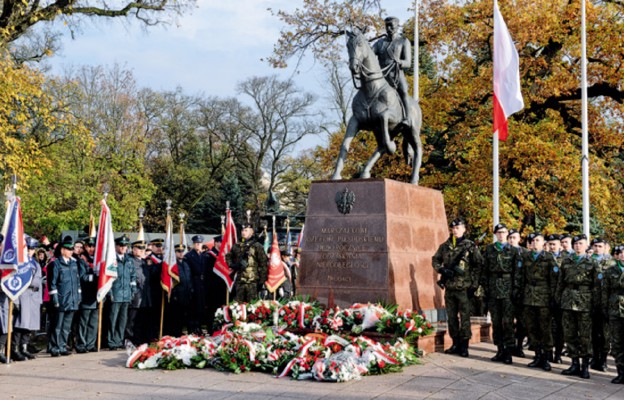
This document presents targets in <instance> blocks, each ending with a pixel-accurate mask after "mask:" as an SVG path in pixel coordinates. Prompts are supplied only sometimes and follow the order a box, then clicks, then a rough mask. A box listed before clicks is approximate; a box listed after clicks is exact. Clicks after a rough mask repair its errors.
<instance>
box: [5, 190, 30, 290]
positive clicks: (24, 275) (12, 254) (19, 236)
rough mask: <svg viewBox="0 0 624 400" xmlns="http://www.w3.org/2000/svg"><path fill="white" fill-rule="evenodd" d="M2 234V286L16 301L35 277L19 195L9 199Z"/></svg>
mask: <svg viewBox="0 0 624 400" xmlns="http://www.w3.org/2000/svg"><path fill="white" fill-rule="evenodd" d="M2 234H3V235H4V242H3V243H2V247H1V248H0V267H1V268H2V278H1V279H0V286H1V287H2V291H3V292H4V293H5V294H6V295H7V296H8V297H9V298H10V299H11V300H13V301H16V300H17V298H18V297H19V295H20V294H22V293H23V292H24V291H25V290H26V289H27V288H28V286H29V285H30V282H31V281H32V278H33V268H32V266H31V265H30V262H29V259H28V253H27V250H26V239H25V237H24V225H23V223H22V208H21V201H20V198H19V197H13V198H12V199H10V201H9V205H8V207H7V213H6V217H5V220H4V225H3V227H2Z"/></svg>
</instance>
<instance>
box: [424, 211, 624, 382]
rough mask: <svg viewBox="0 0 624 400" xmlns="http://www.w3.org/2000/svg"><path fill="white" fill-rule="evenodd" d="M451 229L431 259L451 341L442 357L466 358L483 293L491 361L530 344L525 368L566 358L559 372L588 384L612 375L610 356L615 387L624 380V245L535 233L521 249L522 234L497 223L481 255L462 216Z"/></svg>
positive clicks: (510, 359) (515, 353)
mask: <svg viewBox="0 0 624 400" xmlns="http://www.w3.org/2000/svg"><path fill="white" fill-rule="evenodd" d="M450 228H451V235H450V237H449V239H448V240H447V241H446V242H444V243H443V244H442V245H440V247H439V248H438V251H437V252H436V253H435V255H434V256H433V258H432V265H433V268H434V269H435V271H436V272H437V273H439V274H440V280H439V281H438V285H440V286H441V287H442V288H444V289H445V292H444V299H445V303H446V312H447V319H448V332H449V335H450V337H451V339H452V341H453V344H452V345H451V347H450V348H448V349H447V350H446V351H445V353H447V354H458V355H460V356H462V357H468V356H469V352H468V348H469V345H468V343H469V340H470V338H471V336H472V333H471V325H470V316H471V306H470V303H471V300H472V299H474V297H475V296H476V295H477V293H478V292H479V291H482V293H483V299H484V302H485V303H486V305H487V309H488V310H489V313H490V315H491V319H492V336H493V341H494V344H495V345H496V346H497V352H496V354H495V355H494V357H492V359H491V360H492V361H494V362H503V363H505V364H512V363H513V357H522V358H524V357H525V355H524V350H523V344H524V342H525V339H528V346H529V349H531V350H532V351H534V357H533V360H532V361H531V362H530V363H528V367H530V368H541V369H542V370H544V371H551V369H552V366H551V363H559V364H561V363H563V360H562V356H563V355H564V354H565V355H567V356H568V357H569V358H570V360H571V363H570V367H569V368H567V369H564V370H563V371H562V372H561V373H562V374H563V375H570V376H579V377H580V378H583V379H589V378H590V373H589V370H590V369H594V370H598V371H606V370H607V356H608V354H609V351H610V352H611V354H612V355H613V358H614V359H615V364H616V368H617V376H616V377H615V378H614V379H613V380H612V381H611V382H612V383H615V384H622V383H624V246H622V245H619V246H614V247H613V249H611V247H610V245H609V243H608V242H607V241H606V240H605V239H603V238H600V237H597V238H594V239H593V240H592V241H591V243H589V242H588V238H587V236H586V235H584V234H579V235H576V236H571V235H569V234H549V235H546V236H544V234H542V233H540V232H534V233H531V234H529V235H528V236H527V238H526V241H525V247H522V246H520V243H521V236H520V233H519V232H518V231H517V230H515V229H508V228H507V226H505V224H497V225H496V226H495V227H494V235H495V236H496V241H495V242H494V243H492V244H489V245H487V246H486V247H485V249H484V250H483V251H481V250H480V249H479V247H478V246H477V245H476V244H475V243H474V242H473V241H471V240H470V239H468V238H467V237H466V235H465V234H466V223H465V221H464V220H463V219H461V218H458V219H455V220H453V221H452V222H451V224H450Z"/></svg>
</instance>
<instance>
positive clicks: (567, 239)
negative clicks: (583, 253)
mask: <svg viewBox="0 0 624 400" xmlns="http://www.w3.org/2000/svg"><path fill="white" fill-rule="evenodd" d="M559 238H560V241H561V252H562V253H567V254H568V255H569V256H571V255H572V254H574V250H573V249H572V236H570V235H569V234H567V233H562V234H561V235H559Z"/></svg>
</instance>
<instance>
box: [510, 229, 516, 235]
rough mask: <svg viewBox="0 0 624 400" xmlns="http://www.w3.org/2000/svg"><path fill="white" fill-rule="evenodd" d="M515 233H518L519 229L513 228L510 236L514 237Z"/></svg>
mask: <svg viewBox="0 0 624 400" xmlns="http://www.w3.org/2000/svg"><path fill="white" fill-rule="evenodd" d="M514 233H518V230H517V229H514V228H511V229H510V230H509V235H510V236H511V235H513V234H514Z"/></svg>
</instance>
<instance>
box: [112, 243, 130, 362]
mask: <svg viewBox="0 0 624 400" xmlns="http://www.w3.org/2000/svg"><path fill="white" fill-rule="evenodd" d="M129 244H130V240H129V239H128V237H127V236H126V235H123V236H120V237H118V238H117V239H115V253H117V278H116V279H115V280H114V281H113V286H112V288H111V290H110V292H109V296H110V300H111V307H110V314H109V322H110V326H109V330H108V349H109V350H117V349H121V348H122V347H123V339H124V333H125V331H126V323H127V321H128V307H129V306H130V301H131V300H132V297H133V295H134V292H135V291H136V273H135V269H134V263H133V262H132V259H131V258H130V256H128V254H126V253H127V251H128V245H129Z"/></svg>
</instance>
